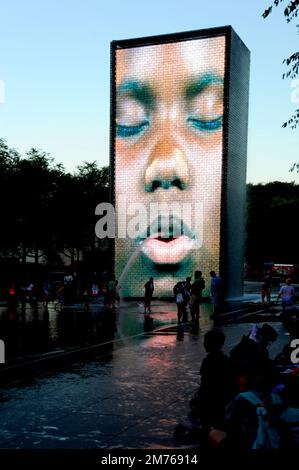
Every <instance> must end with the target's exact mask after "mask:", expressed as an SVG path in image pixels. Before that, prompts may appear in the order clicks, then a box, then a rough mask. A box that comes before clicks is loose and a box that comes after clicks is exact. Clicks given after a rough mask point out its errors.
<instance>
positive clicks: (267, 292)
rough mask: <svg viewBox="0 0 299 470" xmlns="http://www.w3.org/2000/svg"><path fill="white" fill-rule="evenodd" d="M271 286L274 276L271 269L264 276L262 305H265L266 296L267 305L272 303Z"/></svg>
mask: <svg viewBox="0 0 299 470" xmlns="http://www.w3.org/2000/svg"><path fill="white" fill-rule="evenodd" d="M271 287H272V276H271V273H270V271H267V272H266V273H265V275H264V276H263V277H262V288H261V297H262V305H263V306H264V305H265V297H266V299H267V305H270V300H271Z"/></svg>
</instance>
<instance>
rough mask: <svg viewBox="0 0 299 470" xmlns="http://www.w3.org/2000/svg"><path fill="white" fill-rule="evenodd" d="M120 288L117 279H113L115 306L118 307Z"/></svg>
mask: <svg viewBox="0 0 299 470" xmlns="http://www.w3.org/2000/svg"><path fill="white" fill-rule="evenodd" d="M120 289H121V286H120V285H119V283H118V281H117V280H116V281H115V301H116V302H117V306H118V307H119V305H120V294H119V291H120Z"/></svg>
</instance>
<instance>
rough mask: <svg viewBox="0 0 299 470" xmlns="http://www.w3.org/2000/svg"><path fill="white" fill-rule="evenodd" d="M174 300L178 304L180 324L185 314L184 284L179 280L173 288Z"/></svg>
mask: <svg viewBox="0 0 299 470" xmlns="http://www.w3.org/2000/svg"><path fill="white" fill-rule="evenodd" d="M173 293H174V300H175V303H176V306H177V315H178V324H180V323H181V322H182V319H183V316H184V310H185V308H184V301H185V299H184V284H183V282H181V281H179V282H177V284H176V285H175V286H174V288H173Z"/></svg>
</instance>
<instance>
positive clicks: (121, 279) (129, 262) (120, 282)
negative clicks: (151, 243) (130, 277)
mask: <svg viewBox="0 0 299 470" xmlns="http://www.w3.org/2000/svg"><path fill="white" fill-rule="evenodd" d="M141 249H142V243H141V244H140V245H138V247H137V248H136V250H135V251H134V252H133V253H132V254H131V256H130V258H129V260H128V262H127V264H126V266H125V267H124V270H123V272H122V273H121V275H120V278H119V279H118V282H119V285H120V286H121V285H122V282H123V281H124V280H125V278H126V275H127V273H128V271H129V269H130V268H131V266H132V264H133V263H134V262H135V261H136V258H137V257H138V256H139V253H140V251H141Z"/></svg>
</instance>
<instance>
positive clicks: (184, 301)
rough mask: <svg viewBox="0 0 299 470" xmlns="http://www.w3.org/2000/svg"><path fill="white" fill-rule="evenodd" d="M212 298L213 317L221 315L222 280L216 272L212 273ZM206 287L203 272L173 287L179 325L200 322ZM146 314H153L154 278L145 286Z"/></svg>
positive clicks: (198, 272) (197, 272) (196, 272)
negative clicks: (201, 305)
mask: <svg viewBox="0 0 299 470" xmlns="http://www.w3.org/2000/svg"><path fill="white" fill-rule="evenodd" d="M210 278H211V281H210V298H211V303H212V305H213V314H212V317H213V316H214V317H215V316H216V315H217V314H219V313H220V309H221V302H222V288H221V284H222V283H221V278H220V277H219V276H217V275H216V273H215V271H210ZM205 287H206V281H205V279H204V278H203V276H202V272H201V271H200V270H197V271H195V272H194V280H193V282H192V277H191V276H189V277H187V278H186V279H185V280H182V281H179V282H177V283H176V284H175V286H174V287H173V294H174V301H175V303H176V306H177V319H178V324H181V323H186V322H187V321H188V320H189V318H190V320H191V321H192V322H193V323H196V322H198V320H199V315H200V304H201V302H202V293H203V291H204V289H205ZM144 290H145V292H144V313H145V314H149V313H150V312H151V300H152V297H153V294H154V278H153V277H150V278H149V280H148V281H147V282H146V283H145V284H144Z"/></svg>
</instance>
